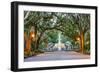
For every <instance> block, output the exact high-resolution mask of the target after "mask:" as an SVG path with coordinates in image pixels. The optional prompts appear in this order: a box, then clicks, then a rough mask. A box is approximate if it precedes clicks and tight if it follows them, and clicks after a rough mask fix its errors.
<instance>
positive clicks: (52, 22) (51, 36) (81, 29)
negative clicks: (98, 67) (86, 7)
mask: <svg viewBox="0 0 100 73" xmlns="http://www.w3.org/2000/svg"><path fill="white" fill-rule="evenodd" d="M58 32H61V33H62V35H63V36H64V39H63V40H65V39H66V38H68V39H70V40H72V43H74V44H75V42H77V43H78V44H79V45H80V48H79V52H80V53H85V51H88V52H90V15H89V14H80V13H60V12H34V11H24V41H25V44H24V45H25V49H24V50H25V51H34V52H35V51H40V50H41V49H42V47H43V48H44V47H47V45H48V43H50V42H52V43H57V42H58V40H57V38H58V36H57V35H58ZM65 41H66V40H65Z"/></svg>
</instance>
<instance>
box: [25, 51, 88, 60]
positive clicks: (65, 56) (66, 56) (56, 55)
mask: <svg viewBox="0 0 100 73" xmlns="http://www.w3.org/2000/svg"><path fill="white" fill-rule="evenodd" d="M89 58H90V56H89V55H83V54H80V53H77V52H74V51H55V52H45V53H43V54H40V55H37V56H32V57H29V58H25V59H24V61H25V62H31V61H48V60H49V61H50V60H73V59H89Z"/></svg>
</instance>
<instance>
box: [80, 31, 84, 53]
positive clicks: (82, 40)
mask: <svg viewBox="0 0 100 73" xmlns="http://www.w3.org/2000/svg"><path fill="white" fill-rule="evenodd" d="M80 52H81V53H84V33H83V32H81V34H80Z"/></svg>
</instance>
